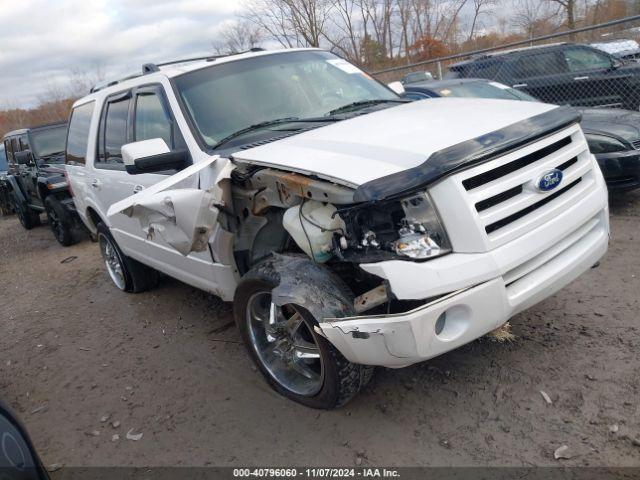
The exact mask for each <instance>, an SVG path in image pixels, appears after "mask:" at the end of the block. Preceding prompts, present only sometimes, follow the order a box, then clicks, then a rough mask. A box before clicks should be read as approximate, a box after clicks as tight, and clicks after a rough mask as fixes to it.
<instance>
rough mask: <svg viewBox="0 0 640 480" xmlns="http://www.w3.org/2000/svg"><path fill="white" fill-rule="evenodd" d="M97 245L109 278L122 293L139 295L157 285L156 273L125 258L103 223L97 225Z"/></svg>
mask: <svg viewBox="0 0 640 480" xmlns="http://www.w3.org/2000/svg"><path fill="white" fill-rule="evenodd" d="M97 229H98V244H99V245H100V253H101V254H102V258H103V260H104V263H105V266H106V267H107V272H108V273H109V277H111V280H112V281H113V283H114V285H115V286H116V287H118V288H119V289H120V290H122V291H123V292H128V293H140V292H145V291H147V290H151V289H152V288H154V287H155V286H156V285H157V284H158V272H157V271H156V270H154V269H153V268H151V267H148V266H146V265H144V264H142V263H140V262H138V261H137V260H134V259H133V258H131V257H127V256H126V255H125V254H124V253H122V250H120V247H119V246H118V244H117V243H116V241H115V239H114V238H113V236H112V235H111V232H110V231H109V228H108V227H107V226H106V225H105V224H104V223H102V222H101V223H98V226H97Z"/></svg>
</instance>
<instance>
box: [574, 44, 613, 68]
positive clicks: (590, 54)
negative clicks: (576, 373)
mask: <svg viewBox="0 0 640 480" xmlns="http://www.w3.org/2000/svg"><path fill="white" fill-rule="evenodd" d="M564 57H565V60H566V61H567V65H568V66H569V70H570V71H572V72H581V71H583V70H596V69H603V68H610V67H611V65H612V62H611V58H610V57H609V56H608V55H607V54H606V53H604V52H596V51H595V50H591V49H589V48H580V47H577V48H568V49H566V50H565V51H564Z"/></svg>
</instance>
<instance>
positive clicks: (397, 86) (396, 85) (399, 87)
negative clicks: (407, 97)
mask: <svg viewBox="0 0 640 480" xmlns="http://www.w3.org/2000/svg"><path fill="white" fill-rule="evenodd" d="M387 87H389V88H390V89H391V90H393V91H394V92H396V93H397V94H398V95H404V92H405V90H404V85H403V84H402V82H391V83H390V84H389V85H387Z"/></svg>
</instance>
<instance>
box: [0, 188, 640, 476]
mask: <svg viewBox="0 0 640 480" xmlns="http://www.w3.org/2000/svg"><path fill="white" fill-rule="evenodd" d="M611 213H612V218H611V230H612V242H611V247H610V250H609V253H608V254H607V256H606V257H605V259H604V260H603V262H602V264H601V265H600V267H599V268H597V269H593V270H591V271H590V272H588V273H587V274H586V275H584V276H583V277H582V278H580V279H579V280H578V281H576V282H574V283H573V284H571V285H570V286H569V287H567V288H565V289H564V290H563V291H561V292H560V293H559V294H557V295H556V296H554V297H553V298H550V299H548V300H547V301H545V302H543V303H542V304H539V305H537V306H536V307H534V308H532V309H530V310H528V311H526V312H524V313H523V314H520V315H518V316H517V317H516V318H514V319H513V320H512V322H511V323H512V325H513V329H512V331H513V333H514V334H515V335H517V340H516V341H515V342H513V343H511V344H498V343H494V342H491V341H488V340H487V339H481V340H479V341H476V342H474V343H472V344H470V345H468V346H466V347H463V348H461V349H459V350H457V351H454V352H451V353H449V354H446V355H443V356H441V357H439V358H437V359H434V360H432V361H429V362H425V363H422V364H419V365H415V366H413V367H410V368H405V369H402V370H384V369H379V370H378V372H377V374H376V376H375V378H374V380H373V381H372V383H371V385H370V386H369V387H367V389H366V390H365V391H364V392H362V394H361V395H360V396H359V397H357V398H356V399H355V400H354V401H353V402H351V403H350V404H348V405H347V406H346V407H345V408H342V409H340V410H336V411H330V412H324V411H323V412H320V411H315V410H310V409H307V408H304V407H302V406H299V405H297V404H294V403H292V402H290V401H288V400H286V399H284V398H281V397H279V396H278V395H277V394H275V393H273V392H272V391H271V390H270V389H269V388H268V387H267V385H266V383H265V382H264V381H263V380H262V378H261V377H260V375H259V373H258V372H257V371H256V370H255V369H254V368H252V365H251V363H250V361H249V358H248V356H247V355H246V353H245V350H244V347H243V346H242V345H241V344H240V343H239V337H238V334H237V331H236V328H235V326H234V324H233V319H232V315H231V309H230V306H229V305H227V304H224V303H222V302H221V301H219V300H218V299H216V298H214V297H211V296H209V295H207V294H204V293H202V292H200V291H198V290H196V289H194V288H191V287H189V286H186V285H184V284H181V283H179V282H177V281H174V280H171V279H168V278H165V279H163V281H162V283H161V286H160V288H158V289H157V290H155V291H153V292H148V293H144V294H140V295H127V294H123V293H121V292H119V291H117V290H116V289H115V287H113V286H112V285H111V282H110V280H109V279H108V278H107V275H106V273H105V270H104V268H103V265H102V263H101V261H100V258H99V253H98V248H97V246H96V244H94V243H91V242H89V241H85V242H83V243H81V244H79V245H76V246H73V247H70V248H63V247H61V246H59V245H58V244H57V243H56V242H55V240H54V238H53V236H52V234H51V232H50V231H49V229H48V228H47V227H45V226H43V227H40V228H36V229H35V230H33V231H30V232H27V231H25V230H23V229H22V227H20V225H19V223H18V221H17V219H16V218H15V217H7V218H2V219H0V284H1V285H2V286H3V287H2V291H1V292H0V319H1V327H0V328H1V332H2V333H1V334H0V372H1V375H0V397H1V398H3V399H4V400H5V401H6V402H7V403H8V404H9V405H11V406H12V407H13V408H14V409H15V410H16V411H17V412H18V413H19V415H20V416H21V417H22V419H23V421H24V422H25V424H26V426H27V428H28V430H29V431H30V432H31V435H32V436H33V439H34V442H35V445H36V448H37V450H38V451H39V452H40V455H41V457H42V459H43V462H44V463H45V465H50V464H62V465H65V466H116V465H117V466H125V465H126V466H164V465H197V466H204V465H219V466H222V465H234V466H247V465H254V466H264V465H283V466H284V465H299V466H302V465H317V466H320V465H345V466H348V465H356V464H358V465H360V464H362V465H363V466H367V465H389V466H408V465H429V466H434V465H443V466H449V465H456V466H471V465H518V466H529V465H557V464H558V463H561V464H562V465H606V466H640V368H639V365H640V364H639V356H638V354H639V352H640V348H639V347H640V335H639V334H640V322H639V320H638V318H639V317H638V311H639V310H640V301H639V297H640V249H639V248H638V244H639V242H640V228H639V222H640V194H637V193H636V194H630V195H626V196H623V197H620V198H614V199H612V204H611ZM65 259H67V260H66V261H64V260H65ZM541 390H543V391H544V392H546V393H547V394H548V395H549V397H550V398H551V400H552V404H551V405H548V404H547V403H546V401H545V399H544V398H543V396H542V394H541V393H540V391H541ZM103 417H105V418H106V417H109V419H108V420H107V421H104V422H103V421H102V420H105V418H103ZM113 422H120V424H119V426H117V428H116V427H114V426H113V424H112V423H113ZM116 425H117V423H116ZM614 425H617V428H618V430H617V432H616V433H612V431H611V430H615V429H616V427H614ZM130 430H132V432H131V433H134V434H135V433H142V434H143V437H142V438H141V439H140V440H138V441H133V440H127V439H126V438H125V437H126V433H127V432H128V431H130ZM116 434H117V435H119V439H117V440H113V435H116ZM634 439H635V441H634ZM561 445H567V446H568V447H569V449H570V450H569V451H570V453H571V456H572V458H571V459H568V460H555V459H554V455H553V453H554V450H556V448H558V447H560V446H561Z"/></svg>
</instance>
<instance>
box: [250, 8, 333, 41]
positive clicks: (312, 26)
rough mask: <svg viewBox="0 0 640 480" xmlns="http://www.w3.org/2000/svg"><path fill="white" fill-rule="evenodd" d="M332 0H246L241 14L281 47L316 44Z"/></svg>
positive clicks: (322, 33)
mask: <svg viewBox="0 0 640 480" xmlns="http://www.w3.org/2000/svg"><path fill="white" fill-rule="evenodd" d="M332 4H333V0H246V2H245V9H246V12H247V13H245V14H244V18H245V19H246V20H247V21H249V22H251V23H253V24H254V25H256V26H258V27H259V28H260V29H261V30H264V31H265V32H266V33H267V34H268V35H269V36H270V37H272V38H273V39H274V40H276V41H278V42H279V43H280V44H281V45H282V46H284V47H301V46H308V47H319V46H320V40H321V38H323V36H324V31H325V25H326V23H327V20H328V18H329V13H330V10H331V7H332Z"/></svg>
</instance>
